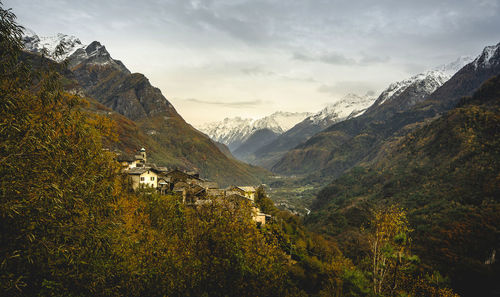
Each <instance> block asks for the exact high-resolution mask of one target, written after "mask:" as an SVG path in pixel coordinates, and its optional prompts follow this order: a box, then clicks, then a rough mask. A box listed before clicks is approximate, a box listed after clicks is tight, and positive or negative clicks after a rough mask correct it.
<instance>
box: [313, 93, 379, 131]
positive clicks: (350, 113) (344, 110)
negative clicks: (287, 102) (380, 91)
mask: <svg viewBox="0 0 500 297" xmlns="http://www.w3.org/2000/svg"><path fill="white" fill-rule="evenodd" d="M374 101H375V98H374V97H373V96H370V95H364V96H359V95H356V94H347V95H346V96H344V97H343V98H342V99H340V100H339V101H337V102H335V103H333V104H330V105H328V106H327V107H325V108H324V109H322V110H321V111H319V112H318V113H316V114H314V115H311V116H309V117H308V118H306V119H305V120H304V121H310V122H312V123H313V124H315V125H320V126H325V127H326V126H329V125H331V124H333V123H336V122H340V121H343V120H345V119H348V118H351V117H356V116H359V115H361V114H363V112H364V111H365V110H366V109H367V108H368V107H370V106H371V105H372V104H373V102H374Z"/></svg>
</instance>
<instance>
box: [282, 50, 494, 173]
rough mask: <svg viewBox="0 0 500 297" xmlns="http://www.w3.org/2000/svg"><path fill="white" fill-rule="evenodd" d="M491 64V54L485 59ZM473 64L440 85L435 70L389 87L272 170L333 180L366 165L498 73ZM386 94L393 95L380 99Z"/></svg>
mask: <svg viewBox="0 0 500 297" xmlns="http://www.w3.org/2000/svg"><path fill="white" fill-rule="evenodd" d="M498 47H499V46H497V47H496V48H497V51H498ZM485 51H486V49H485ZM483 54H484V53H483ZM483 54H481V55H480V56H479V57H478V58H477V59H476V60H475V61H478V59H481V56H482V55H483ZM493 60H495V56H492V58H491V59H490V60H489V61H493ZM475 63H476V62H472V63H470V64H468V65H466V66H465V67H463V68H462V69H461V70H460V71H458V72H457V73H456V74H455V75H453V77H452V78H450V79H449V80H448V81H446V82H445V83H444V84H443V85H442V86H440V87H439V82H440V81H442V79H441V80H439V79H438V78H439V77H440V76H441V74H440V73H439V72H436V71H431V72H428V73H427V74H428V75H425V76H420V75H417V76H415V77H414V79H412V83H410V84H407V87H406V88H404V90H400V91H398V92H393V90H391V89H392V87H391V86H390V87H389V88H388V90H386V91H385V92H383V93H382V94H381V96H379V98H378V100H377V101H378V104H377V103H376V104H375V105H374V106H373V107H372V108H370V109H369V110H367V111H366V112H365V113H364V114H363V115H361V116H359V117H357V118H354V119H349V120H346V121H344V122H341V123H338V124H334V125H332V126H331V127H329V128H327V129H325V130H324V131H322V132H321V133H318V134H317V135H315V136H314V137H311V138H310V139H309V140H308V141H307V142H306V143H304V144H301V145H299V146H297V147H296V148H295V149H293V150H291V151H290V152H288V153H287V154H286V155H285V156H284V157H283V158H282V159H281V160H280V161H279V162H278V163H277V164H276V165H275V166H274V167H273V171H275V172H278V173H281V174H297V173H300V174H310V173H315V175H316V176H319V177H320V178H331V177H336V176H338V175H340V174H342V173H343V172H344V171H345V170H347V169H349V168H352V167H353V166H356V164H360V163H361V162H364V161H369V160H370V159H371V158H373V157H374V156H375V155H376V153H377V151H378V150H379V149H380V147H381V145H382V144H383V143H384V141H386V140H387V139H388V138H389V137H393V136H394V137H397V136H398V135H404V134H406V133H408V130H411V129H413V128H415V126H416V125H417V124H418V123H422V122H425V121H426V120H428V119H432V118H434V117H436V116H439V115H440V114H441V113H442V112H445V111H447V110H449V109H450V108H452V107H453V106H454V104H456V102H457V101H458V100H459V99H460V98H461V97H462V96H467V95H470V94H471V93H472V92H473V91H474V90H475V89H477V88H478V87H479V85H480V84H481V83H482V82H484V81H485V80H486V79H487V78H489V77H491V76H492V75H495V74H498V73H500V66H498V64H495V62H491V63H489V64H485V63H483V64H481V63H479V64H478V66H477V67H475V66H473V65H474V64H475ZM436 74H438V75H436ZM436 88H437V89H436ZM388 92H389V93H393V95H392V96H390V98H384V97H385V94H386V93H388ZM318 169H319V170H318Z"/></svg>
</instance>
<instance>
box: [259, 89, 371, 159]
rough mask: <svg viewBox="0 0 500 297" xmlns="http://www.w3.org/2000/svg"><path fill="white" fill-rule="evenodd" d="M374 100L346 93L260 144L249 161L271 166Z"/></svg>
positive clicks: (366, 96) (356, 114) (351, 116)
mask: <svg viewBox="0 0 500 297" xmlns="http://www.w3.org/2000/svg"><path fill="white" fill-rule="evenodd" d="M374 101H375V98H374V97H373V96H370V95H365V96H359V95H356V94H347V95H346V96H345V97H343V98H342V99H340V100H339V101H337V102H335V103H333V104H330V105H328V106H327V107H325V108H324V109H322V110H321V111H319V112H318V113H315V114H313V115H310V116H309V117H307V118H305V119H304V120H303V121H302V122H300V123H298V124H297V125H295V126H294V127H293V128H291V129H290V130H288V131H286V132H285V133H283V134H282V135H280V136H279V137H277V138H276V140H274V141H272V142H270V143H269V144H267V145H265V146H262V147H261V148H260V149H258V150H257V151H255V154H254V156H253V159H252V160H249V161H250V162H251V163H252V164H256V165H259V166H264V167H266V168H271V167H272V166H273V165H274V163H275V162H276V161H278V160H279V159H280V158H281V157H282V156H283V155H284V154H285V153H286V152H287V151H288V150H290V149H292V148H294V147H295V146H297V145H299V144H300V143H302V142H304V141H306V140H307V139H308V138H309V137H311V136H313V135H314V134H316V133H318V132H320V131H321V130H323V129H325V128H327V127H329V126H331V125H333V124H335V123H338V122H341V121H344V120H346V119H350V118H354V117H357V116H360V115H361V114H363V113H364V112H365V111H366V109H367V108H368V107H369V106H371V105H372V104H373V102H374Z"/></svg>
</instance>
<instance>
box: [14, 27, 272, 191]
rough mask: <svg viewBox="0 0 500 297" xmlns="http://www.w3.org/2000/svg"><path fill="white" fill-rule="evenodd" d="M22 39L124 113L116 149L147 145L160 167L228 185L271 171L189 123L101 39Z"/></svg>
mask: <svg viewBox="0 0 500 297" xmlns="http://www.w3.org/2000/svg"><path fill="white" fill-rule="evenodd" d="M23 40H24V42H25V48H26V50H28V51H30V52H32V53H35V54H40V53H41V52H44V50H43V48H46V50H45V52H46V54H47V55H46V57H47V58H50V59H52V60H54V61H56V62H60V61H65V63H66V65H67V66H68V69H69V70H70V71H69V73H67V72H64V75H65V76H66V78H67V79H68V80H70V81H74V82H75V84H74V85H71V84H70V85H71V87H72V88H73V91H75V92H78V93H83V94H84V95H86V96H88V97H91V98H93V99H95V100H96V101H97V102H96V103H95V104H92V105H93V108H94V109H95V110H96V112H100V113H101V112H103V111H104V112H105V113H106V114H110V115H113V113H110V112H109V111H107V109H111V110H112V111H114V112H116V113H118V114H120V115H122V117H119V116H113V118H114V119H115V121H116V122H117V133H118V134H119V140H120V141H119V143H118V144H116V145H117V146H116V147H115V148H117V149H119V150H121V151H123V152H125V153H131V152H133V151H134V150H136V149H138V148H139V147H141V146H145V147H146V149H147V150H148V152H149V153H148V154H149V155H150V156H151V159H152V161H154V162H156V163H158V164H159V165H164V166H168V167H180V168H184V169H188V170H194V171H199V172H200V174H201V175H202V176H204V177H206V178H209V179H212V180H214V181H217V182H218V183H219V184H221V185H223V186H224V185H229V184H258V183H260V181H261V178H262V177H263V176H265V175H266V174H267V173H266V171H265V170H263V169H260V168H257V167H253V166H249V165H247V164H244V163H242V162H239V161H237V160H236V159H234V158H231V157H230V156H228V155H227V152H222V151H221V149H222V150H224V148H223V147H221V149H219V148H218V147H217V145H216V144H215V143H214V142H213V141H212V140H211V139H209V138H208V137H207V136H205V135H204V134H203V133H201V132H199V131H197V130H196V129H194V128H193V127H192V126H191V125H189V124H188V123H186V122H185V121H184V119H183V118H182V117H181V116H180V115H179V114H178V113H177V111H176V110H175V108H174V107H173V106H172V104H171V103H170V102H169V101H168V100H167V99H166V98H165V97H164V96H163V95H162V93H161V91H160V90H159V89H158V88H155V87H153V86H152V85H151V84H150V82H149V80H148V79H147V78H146V77H145V76H144V75H143V74H140V73H130V71H129V70H128V69H127V68H126V67H125V65H123V63H121V62H120V61H118V60H115V59H113V58H112V57H111V55H110V54H109V52H108V51H107V50H106V48H105V47H104V46H103V45H101V44H100V43H99V42H97V41H94V42H92V43H90V44H89V45H84V44H82V43H81V42H80V41H79V40H78V39H77V38H75V37H68V36H67V35H64V34H57V35H56V36H53V37H39V36H37V35H36V34H34V33H33V32H27V34H26V36H25V37H24V38H23ZM57 51H58V52H59V53H58V54H61V55H56V54H55V53H56V52H57ZM63 57H65V58H64V59H63ZM100 104H102V105H100Z"/></svg>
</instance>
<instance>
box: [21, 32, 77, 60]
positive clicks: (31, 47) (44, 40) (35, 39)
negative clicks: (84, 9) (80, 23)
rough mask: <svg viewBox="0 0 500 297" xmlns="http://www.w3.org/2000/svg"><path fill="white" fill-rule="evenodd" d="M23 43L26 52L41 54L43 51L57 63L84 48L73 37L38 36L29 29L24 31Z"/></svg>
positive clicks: (61, 35) (60, 34)
mask: <svg viewBox="0 0 500 297" xmlns="http://www.w3.org/2000/svg"><path fill="white" fill-rule="evenodd" d="M23 42H24V47H25V48H26V49H27V50H28V51H30V52H36V53H41V52H42V51H44V50H45V51H46V54H47V57H48V58H50V59H52V60H54V61H57V62H61V61H64V60H65V59H66V58H68V57H69V56H71V55H72V54H73V53H74V52H76V51H77V50H78V49H80V48H82V49H83V48H85V47H86V45H85V44H82V42H81V41H80V39H78V38H77V37H75V36H73V35H66V34H62V33H58V34H56V35H53V36H38V35H37V34H36V33H35V32H34V31H33V30H30V29H25V30H24V36H23Z"/></svg>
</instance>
